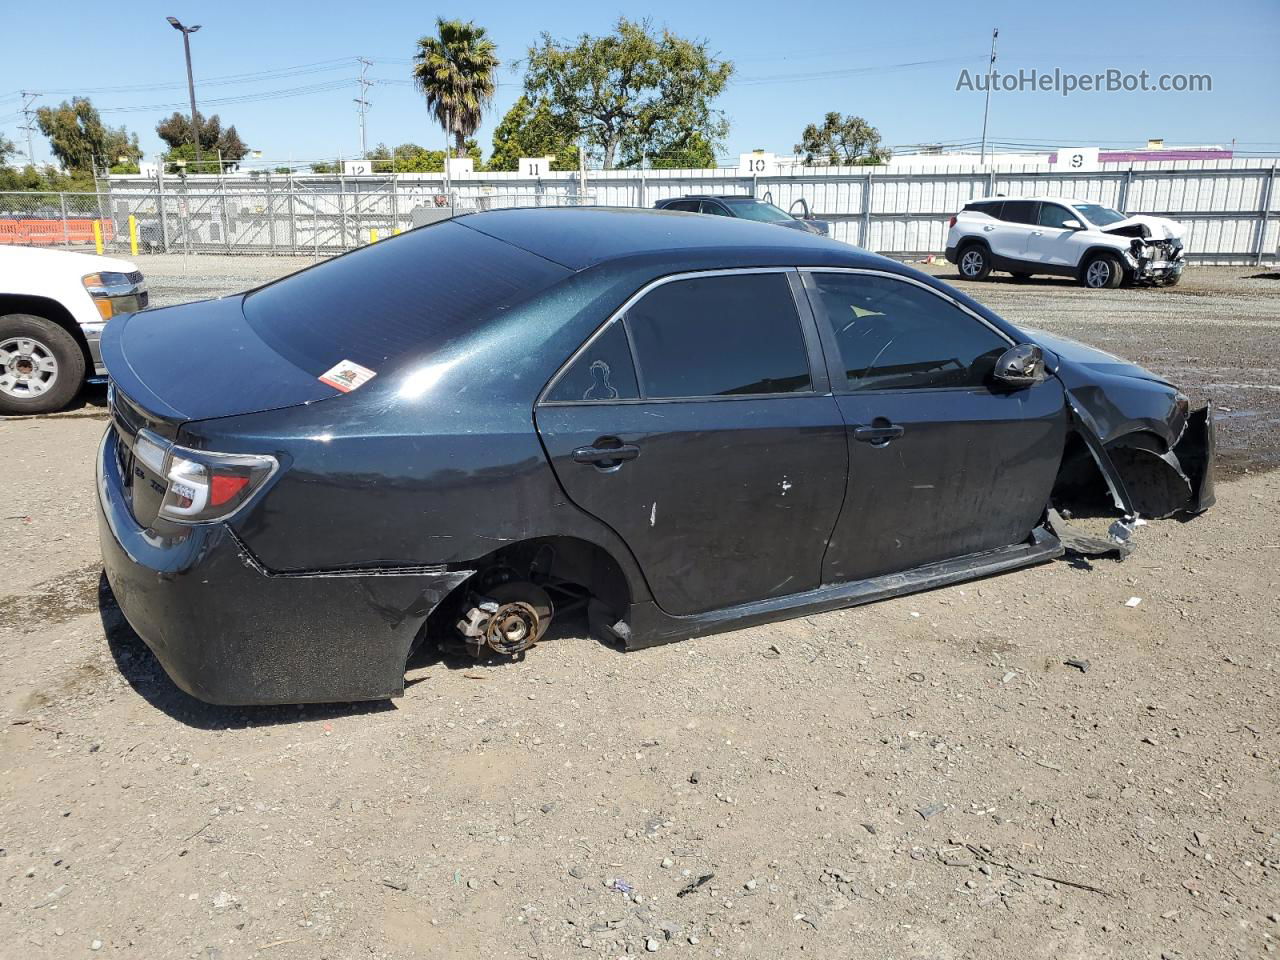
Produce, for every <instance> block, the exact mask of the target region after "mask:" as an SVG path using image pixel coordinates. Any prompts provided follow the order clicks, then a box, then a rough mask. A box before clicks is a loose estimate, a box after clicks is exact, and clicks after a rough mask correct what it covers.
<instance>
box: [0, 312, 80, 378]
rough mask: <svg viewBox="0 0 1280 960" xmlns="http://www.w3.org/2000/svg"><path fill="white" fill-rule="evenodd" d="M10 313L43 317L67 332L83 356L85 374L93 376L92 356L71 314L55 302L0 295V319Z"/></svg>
mask: <svg viewBox="0 0 1280 960" xmlns="http://www.w3.org/2000/svg"><path fill="white" fill-rule="evenodd" d="M11 313H29V314H31V315H32V316H36V317H43V318H44V319H46V320H48V321H49V322H50V323H56V324H57V325H58V326H60V327H61V328H62V329H63V330H65V331H67V333H68V334H70V335H71V338H72V339H73V340H75V342H76V344H77V345H78V346H79V347H80V352H81V353H82V354H84V369H85V371H86V373H87V374H88V375H90V376H92V375H93V356H92V354H90V353H89V341H88V340H86V339H85V336H84V331H83V330H81V329H80V324H79V323H77V322H76V319H75V317H73V316H71V312H70V311H69V310H67V308H66V307H64V306H63V305H62V304H60V303H59V302H58V301H57V300H51V299H49V298H48V297H32V296H25V295H23V294H17V293H0V317H4V316H8V315H9V314H11Z"/></svg>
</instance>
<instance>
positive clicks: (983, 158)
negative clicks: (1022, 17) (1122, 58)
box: [192, 28, 1000, 164]
mask: <svg viewBox="0 0 1280 960" xmlns="http://www.w3.org/2000/svg"><path fill="white" fill-rule="evenodd" d="M999 36H1000V30H999V29H998V28H997V29H995V30H992V31H991V61H990V62H989V63H988V64H987V102H986V104H985V105H984V106H983V108H982V152H981V153H979V154H978V163H979V164H985V163H986V162H987V114H988V113H990V112H991V87H992V85H993V84H994V83H995V76H994V74H995V72H996V38H997V37H999ZM192 96H193V97H194V94H193V95H192ZM194 102H195V100H194V99H193V100H192V103H194Z"/></svg>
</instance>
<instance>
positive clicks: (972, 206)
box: [964, 200, 1004, 220]
mask: <svg viewBox="0 0 1280 960" xmlns="http://www.w3.org/2000/svg"><path fill="white" fill-rule="evenodd" d="M1003 206H1004V201H1003V200H987V201H982V202H980V203H966V204H965V205H964V208H965V209H966V210H969V211H971V212H973V213H985V214H986V215H987V216H988V217H995V218H996V219H997V220H999V219H1000V208H1001V207H1003Z"/></svg>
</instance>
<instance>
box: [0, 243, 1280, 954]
mask: <svg viewBox="0 0 1280 960" xmlns="http://www.w3.org/2000/svg"><path fill="white" fill-rule="evenodd" d="M160 259H161V258H149V260H148V261H147V262H146V263H145V264H144V268H145V269H147V272H148V275H149V277H150V278H151V283H152V289H153V291H155V294H156V299H157V301H158V302H166V300H167V301H168V302H173V301H175V300H180V299H187V298H189V297H191V296H195V295H211V294H216V293H219V292H225V291H226V290H229V289H234V288H235V287H236V286H244V285H246V284H247V283H250V282H254V280H255V278H259V279H261V278H263V274H264V273H267V274H268V275H269V271H272V270H274V271H280V270H282V269H285V268H287V266H288V263H287V262H282V261H257V262H253V263H249V264H242V263H238V262H232V261H217V262H215V263H214V264H212V265H210V266H208V267H204V266H201V269H202V270H204V273H203V274H202V276H201V277H199V278H196V279H193V278H191V277H190V276H188V277H183V276H181V275H180V268H179V266H177V265H172V264H171V265H170V266H169V267H168V268H167V269H168V270H169V272H168V273H166V267H165V266H164V265H163V264H161V263H159V262H156V263H152V262H151V261H159V260H160ZM166 259H168V258H166ZM172 259H174V260H177V259H178V258H172ZM210 259H213V258H210ZM188 267H190V265H188ZM942 272H944V273H946V272H947V271H945V270H944V271H942ZM1256 273H1258V271H1257V270H1256V269H1254V270H1248V269H1245V268H1215V269H1212V270H1210V269H1207V268H1199V269H1195V270H1193V271H1190V272H1189V274H1188V279H1187V281H1186V282H1185V284H1184V286H1182V287H1179V288H1177V289H1176V290H1165V291H1124V290H1121V291H1113V292H1106V293H1103V294H1094V293H1086V292H1085V291H1081V290H1079V289H1078V288H1073V287H1070V286H1067V285H1062V284H1051V283H1046V284H1014V283H1012V282H1000V281H997V282H994V283H988V284H982V285H971V289H972V290H973V291H974V292H975V294H976V295H977V296H979V298H980V299H983V300H984V301H985V302H987V303H990V304H992V306H993V307H995V309H997V310H999V311H1001V312H1002V313H1004V314H1005V315H1006V316H1009V317H1010V318H1011V319H1014V320H1015V321H1018V322H1023V323H1027V324H1028V325H1038V326H1042V327H1045V328H1052V329H1054V330H1055V331H1057V332H1061V333H1066V334H1067V335H1070V336H1077V337H1080V338H1082V339H1087V340H1091V341H1092V342H1095V343H1098V344H1099V345H1102V346H1105V347H1107V348H1108V349H1112V350H1114V351H1116V352H1118V353H1122V354H1125V355H1128V356H1130V357H1132V358H1134V359H1137V360H1139V361H1141V362H1144V363H1146V364H1148V365H1150V366H1151V367H1153V368H1154V369H1156V370H1159V371H1160V372H1163V373H1167V374H1169V375H1171V376H1174V377H1175V379H1177V380H1178V381H1179V382H1182V383H1183V384H1184V385H1185V389H1187V391H1188V393H1190V394H1192V395H1193V396H1194V397H1197V398H1204V397H1207V396H1212V397H1213V398H1214V399H1215V400H1216V401H1218V402H1219V404H1220V405H1222V406H1225V407H1228V408H1231V409H1229V410H1225V411H1223V412H1224V414H1226V417H1225V418H1224V420H1223V421H1221V422H1220V428H1221V429H1222V433H1223V440H1224V447H1225V448H1226V450H1225V452H1226V456H1227V458H1228V460H1229V462H1230V464H1231V465H1232V466H1233V472H1234V476H1233V477H1232V478H1231V479H1229V480H1227V481H1226V482H1223V483H1222V484H1221V485H1220V486H1219V502H1218V505H1217V506H1216V507H1215V508H1214V509H1213V510H1212V511H1210V512H1209V513H1208V514H1207V515H1205V516H1204V517H1201V518H1198V519H1196V520H1194V521H1191V522H1188V523H1179V522H1176V521H1161V522H1155V523H1152V524H1150V525H1149V526H1146V527H1143V528H1142V529H1141V530H1140V531H1139V533H1138V549H1137V550H1136V551H1135V552H1134V554H1133V555H1132V556H1131V557H1129V558H1128V559H1127V560H1125V561H1124V562H1123V563H1117V562H1115V561H1112V560H1102V561H1091V562H1088V563H1086V562H1082V561H1076V562H1067V561H1058V562H1054V563H1051V564H1046V565H1043V566H1039V567H1036V568H1033V569H1030V570H1025V571H1021V572H1017V573H1013V574H1009V575H1005V576H1002V577H996V578H992V579H988V580H983V581H980V582H977V583H970V584H965V585H962V586H957V587H951V588H947V589H944V590H938V591H934V592H931V593H927V594H921V595H917V596H913V597H906V598H901V599H897V600H892V601H888V602H885V603H880V604H876V605H872V606H868V607H862V608H857V609H853V610H847V611H841V612H836V613H831V614H824V615H820V616H812V617H805V618H801V619H797V620H792V621H788V622H784V623H779V624H774V625H770V626H765V627H758V628H753V629H750V630H744V631H740V632H736V633H730V634H724V635H720V636H716V637H711V638H706V639H701V640H694V641H689V642H685V643H680V644H675V645H671V646H666V647H659V648H656V649H652V650H647V651H641V652H638V653H633V654H622V653H619V652H617V651H615V650H613V649H611V648H609V647H607V646H604V645H602V644H600V643H597V642H596V641H594V640H591V639H588V638H587V637H586V636H585V633H584V632H583V631H582V630H581V628H580V627H577V628H574V627H572V626H571V628H570V629H568V630H567V631H565V632H564V633H563V635H562V636H560V637H559V638H558V639H556V640H555V641H554V642H551V643H547V644H545V645H543V646H540V647H539V648H538V649H536V650H535V651H533V652H532V653H531V654H530V656H529V657H528V658H527V659H526V660H525V661H524V662H521V663H515V664H504V665H499V666H485V665H476V664H471V663H461V662H453V661H448V662H440V661H437V660H434V659H432V658H431V657H429V656H427V657H423V658H421V659H419V660H417V661H415V662H414V663H413V664H412V665H411V670H410V673H409V680H410V686H409V688H408V690H407V692H406V695H405V696H404V697H403V698H401V699H399V700H397V701H394V702H392V703H378V704H364V705H337V706H331V707H307V708H293V707H291V708H263V709H244V708H217V707H210V706H207V705H204V704H201V703H199V702H198V701H195V700H193V699H192V698H190V697H188V696H186V695H185V694H183V693H181V692H180V691H178V690H177V689H176V688H175V687H174V686H173V684H172V683H171V682H170V681H169V680H168V679H167V678H166V677H165V675H164V673H163V671H162V670H161V669H160V668H159V667H158V665H157V664H156V662H155V660H154V659H153V658H152V656H151V654H150V653H149V652H148V651H147V649H146V647H145V646H144V645H143V644H142V643H141V641H140V640H139V639H138V638H137V637H136V635H134V634H133V632H132V631H131V630H130V629H129V628H128V626H127V624H125V623H124V622H123V620H122V618H121V616H120V614H119V611H118V610H117V609H116V608H115V607H114V604H113V603H112V602H111V600H110V597H109V594H104V593H102V592H101V591H100V572H99V566H98V561H97V542H96V526H95V521H94V509H95V507H94V492H93V456H94V452H95V448H96V445H97V442H98V440H99V438H100V436H101V433H102V430H103V428H104V426H105V414H104V412H103V410H102V408H101V396H100V391H99V392H98V393H96V394H95V393H93V392H90V393H89V394H87V396H86V400H85V402H84V403H82V404H81V405H79V406H78V408H76V409H73V410H72V411H70V412H68V413H64V414H59V415H56V416H52V417H45V418H32V419H11V420H8V421H0V450H3V452H4V456H2V457H0V537H2V538H3V544H4V547H5V549H4V550H3V551H0V957H4V958H6V960H7V958H9V957H15V958H18V957H21V958H28V957H31V958H44V957H50V958H52V957H58V958H61V957H90V956H119V957H137V958H145V960H151V958H168V957H177V958H187V957H190V958H200V960H217V958H221V960H233V958H248V957H261V958H268V960H274V958H287V960H293V958H308V960H311V958H331V960H346V958H355V957H360V958H388V960H390V958H417V957H428V958H435V957H441V958H443V957H449V958H459V957H481V956H483V957H521V958H525V957H527V958H531V960H551V958H559V957H624V956H631V957H639V956H647V955H648V954H649V953H651V952H658V953H666V952H670V953H673V954H674V955H677V956H689V957H752V958H754V957H762V958H777V957H797V956H814V957H821V958H826V957H832V958H835V957H840V958H846V957H847V958H867V960H872V958H875V960H881V958H910V960H960V958H995V960H1006V958H1007V960H1015V958H1016V960H1040V958H1045V960H1048V958H1054V960H1060V958H1088V960H1107V958H1115V960H1129V958H1152V960H1172V958H1179V960H1193V958H1195V960H1199V958H1217V957H1231V958H1235V957H1256V956H1263V955H1267V954H1268V953H1271V952H1273V951H1274V950H1275V948H1276V945H1277V943H1278V942H1280V736H1278V735H1280V703H1278V701H1277V697H1278V694H1277V689H1278V688H1277V676H1276V673H1277V670H1278V669H1280V627H1278V626H1277V625H1278V624H1280V565H1278V564H1277V560H1280V518H1278V517H1277V510H1276V506H1277V503H1278V502H1280V471H1270V470H1268V469H1267V467H1268V466H1270V465H1271V464H1273V463H1275V462H1277V461H1278V460H1280V442H1277V439H1276V433H1275V431H1276V429H1277V421H1278V419H1280V412H1278V410H1280V400H1278V399H1277V394H1278V393H1280V376H1277V373H1276V368H1277V366H1280V304H1278V302H1277V301H1280V297H1277V293H1280V287H1277V286H1276V285H1275V284H1274V282H1271V281H1268V280H1265V279H1249V277H1248V275H1250V274H1256ZM1273 291H1274V292H1273ZM1086 298H1087V299H1086ZM1161 298H1165V299H1161ZM1098 307H1102V308H1103V310H1101V311H1100V310H1098V309H1097V308H1098ZM1239 411H1244V412H1247V413H1248V415H1247V416H1245V415H1242V416H1239V417H1237V418H1235V419H1234V420H1232V419H1231V418H1230V414H1232V413H1236V412H1239ZM1132 598H1138V599H1139V601H1140V602H1138V603H1137V604H1136V605H1134V601H1133V599H1132ZM228 602H235V600H234V598H228ZM319 640H322V638H318V641H319ZM1068 661H1071V662H1072V663H1074V664H1076V665H1071V664H1069V663H1068Z"/></svg>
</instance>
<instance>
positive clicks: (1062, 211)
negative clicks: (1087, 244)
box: [1027, 203, 1082, 267]
mask: <svg viewBox="0 0 1280 960" xmlns="http://www.w3.org/2000/svg"><path fill="white" fill-rule="evenodd" d="M1068 220H1074V221H1076V222H1077V223H1079V222H1080V218H1079V216H1078V215H1077V214H1076V212H1075V211H1074V210H1072V209H1070V208H1069V207H1065V206H1063V205H1062V204H1060V203H1041V204H1040V211H1039V213H1038V214H1037V217H1036V226H1035V227H1034V229H1032V231H1031V236H1030V238H1029V239H1028V241H1027V259H1028V260H1032V261H1034V262H1035V263H1039V264H1043V265H1046V266H1052V267H1074V266H1075V265H1076V263H1077V261H1079V259H1080V253H1081V242H1080V239H1079V237H1078V234H1080V233H1081V232H1082V231H1081V230H1079V229H1077V228H1072V227H1067V226H1065V224H1066V222H1067V221H1068Z"/></svg>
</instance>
